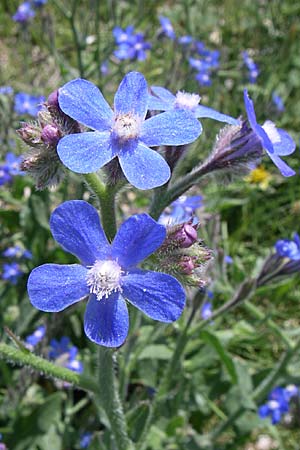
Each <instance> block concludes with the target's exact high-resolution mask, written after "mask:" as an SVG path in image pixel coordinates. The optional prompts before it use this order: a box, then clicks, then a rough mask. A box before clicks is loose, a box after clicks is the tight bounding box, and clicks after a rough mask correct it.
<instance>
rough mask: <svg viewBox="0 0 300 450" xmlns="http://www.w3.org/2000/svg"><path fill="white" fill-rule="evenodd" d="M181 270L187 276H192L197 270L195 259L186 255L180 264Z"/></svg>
mask: <svg viewBox="0 0 300 450" xmlns="http://www.w3.org/2000/svg"><path fill="white" fill-rule="evenodd" d="M179 266H180V270H181V272H182V273H184V274H185V275H191V274H192V273H193V271H194V269H195V267H196V266H195V258H193V257H192V256H187V255H184V256H183V257H182V259H181V261H180V263H179Z"/></svg>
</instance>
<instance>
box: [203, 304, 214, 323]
mask: <svg viewBox="0 0 300 450" xmlns="http://www.w3.org/2000/svg"><path fill="white" fill-rule="evenodd" d="M211 316H212V303H211V302H205V303H204V304H203V305H202V308H201V317H202V319H203V320H207V319H209V318H210V317H211Z"/></svg>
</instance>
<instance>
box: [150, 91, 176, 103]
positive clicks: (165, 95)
mask: <svg viewBox="0 0 300 450" xmlns="http://www.w3.org/2000/svg"><path fill="white" fill-rule="evenodd" d="M150 89H151V91H152V92H153V93H154V94H155V95H156V96H157V97H158V98H160V99H161V100H163V101H165V102H166V103H169V104H171V105H173V104H174V102H175V100H176V97H175V95H174V94H172V92H170V91H168V89H166V88H163V87H160V86H151V88H150Z"/></svg>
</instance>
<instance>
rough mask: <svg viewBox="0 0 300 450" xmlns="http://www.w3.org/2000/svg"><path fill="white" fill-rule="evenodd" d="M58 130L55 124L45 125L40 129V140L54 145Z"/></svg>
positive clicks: (57, 138) (56, 141)
mask: <svg viewBox="0 0 300 450" xmlns="http://www.w3.org/2000/svg"><path fill="white" fill-rule="evenodd" d="M60 137H61V136H60V132H59V130H58V128H57V127H56V126H55V125H46V126H45V127H44V128H43V131H42V136H41V138H42V141H43V142H44V144H46V145H51V147H55V146H56V144H57V143H58V141H59V139H60Z"/></svg>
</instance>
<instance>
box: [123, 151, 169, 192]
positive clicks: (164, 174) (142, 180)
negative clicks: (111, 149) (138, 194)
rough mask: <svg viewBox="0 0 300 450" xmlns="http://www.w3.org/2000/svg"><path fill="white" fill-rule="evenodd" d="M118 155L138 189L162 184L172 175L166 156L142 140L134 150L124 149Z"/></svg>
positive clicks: (131, 181) (126, 172)
mask: <svg viewBox="0 0 300 450" xmlns="http://www.w3.org/2000/svg"><path fill="white" fill-rule="evenodd" d="M118 156H119V161H120V165H121V167H122V170H123V172H124V175H125V176H126V178H127V179H128V181H129V182H130V183H131V184H132V185H133V186H135V187H136V188H138V189H152V188H155V187H157V186H161V185H163V184H165V183H166V182H167V181H168V180H169V178H170V176H171V171H170V168H169V166H168V164H167V163H166V161H165V160H164V158H163V157H162V156H161V155H160V154H159V153H157V152H156V151H154V150H151V149H150V148H148V147H146V146H145V145H143V143H141V142H140V143H139V144H138V146H137V147H136V149H135V150H134V151H130V150H128V151H123V152H120V154H119V155H118Z"/></svg>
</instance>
